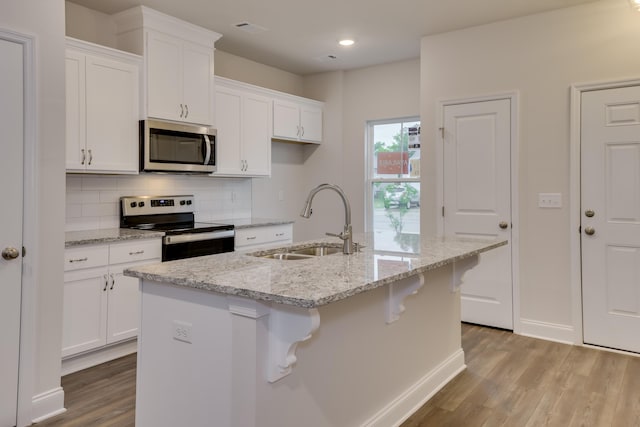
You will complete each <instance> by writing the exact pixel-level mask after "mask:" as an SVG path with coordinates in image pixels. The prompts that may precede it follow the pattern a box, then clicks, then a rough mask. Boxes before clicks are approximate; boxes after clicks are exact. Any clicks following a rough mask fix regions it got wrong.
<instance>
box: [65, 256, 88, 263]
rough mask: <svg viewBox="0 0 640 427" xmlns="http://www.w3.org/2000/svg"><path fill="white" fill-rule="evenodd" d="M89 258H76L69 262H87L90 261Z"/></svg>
mask: <svg viewBox="0 0 640 427" xmlns="http://www.w3.org/2000/svg"><path fill="white" fill-rule="evenodd" d="M88 260H89V258H87V257H84V258H76V259H70V260H69V262H85V261H88Z"/></svg>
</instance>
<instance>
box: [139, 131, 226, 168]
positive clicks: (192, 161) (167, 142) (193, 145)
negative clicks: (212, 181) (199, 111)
mask: <svg viewBox="0 0 640 427" xmlns="http://www.w3.org/2000/svg"><path fill="white" fill-rule="evenodd" d="M216 154H217V151H216V130H215V129H213V128H210V127H207V126H198V125H191V124H183V123H173V122H165V121H161V120H141V121H140V171H141V172H176V173H211V172H215V171H216V157H217V156H216Z"/></svg>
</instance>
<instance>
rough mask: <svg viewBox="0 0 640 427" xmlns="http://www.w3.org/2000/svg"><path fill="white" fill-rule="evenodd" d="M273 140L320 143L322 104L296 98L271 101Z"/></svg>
mask: <svg viewBox="0 0 640 427" xmlns="http://www.w3.org/2000/svg"><path fill="white" fill-rule="evenodd" d="M273 138H275V139H284V140H290V141H301V142H311V143H318V144H319V143H321V142H322V103H321V102H318V101H312V100H306V99H303V98H298V97H289V98H285V99H275V100H274V101H273Z"/></svg>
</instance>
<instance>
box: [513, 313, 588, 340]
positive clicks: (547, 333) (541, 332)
mask: <svg viewBox="0 0 640 427" xmlns="http://www.w3.org/2000/svg"><path fill="white" fill-rule="evenodd" d="M518 334H519V335H524V336H527V337H532V338H540V339H543V340H548V341H555V342H559V343H563V344H579V343H576V337H575V334H576V332H575V330H574V328H573V326H571V325H561V324H557V323H548V322H540V321H538V320H531V319H520V327H519V328H518Z"/></svg>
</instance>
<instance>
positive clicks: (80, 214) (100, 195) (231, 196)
mask: <svg viewBox="0 0 640 427" xmlns="http://www.w3.org/2000/svg"><path fill="white" fill-rule="evenodd" d="M182 194H193V195H194V196H195V215H196V221H212V220H225V219H232V218H249V217H251V179H248V178H212V177H208V176H195V175H184V176H183V175H160V174H149V175H131V176H129V175H127V176H124V175H118V176H114V175H75V174H67V194H66V224H65V231H77V230H93V229H104V228H117V227H119V226H120V205H119V202H120V197H122V196H155V195H159V196H168V195H182Z"/></svg>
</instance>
